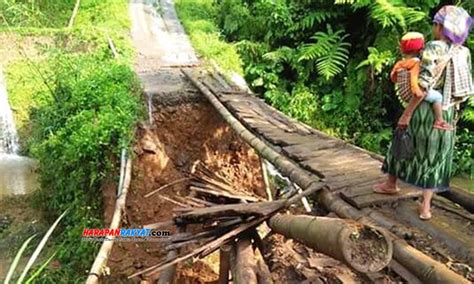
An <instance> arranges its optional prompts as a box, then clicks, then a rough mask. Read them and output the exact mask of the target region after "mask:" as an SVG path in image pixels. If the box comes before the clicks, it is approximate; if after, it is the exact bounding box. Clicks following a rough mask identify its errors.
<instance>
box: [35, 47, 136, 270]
mask: <svg viewBox="0 0 474 284" xmlns="http://www.w3.org/2000/svg"><path fill="white" fill-rule="evenodd" d="M97 62H101V63H102V64H100V65H98V64H97ZM53 66H54V69H53V70H54V74H52V77H51V78H52V80H51V81H50V82H49V83H50V86H51V87H52V93H50V92H42V93H39V94H37V95H38V96H40V101H41V105H40V106H39V107H37V108H33V109H32V114H31V122H32V123H33V129H34V132H33V138H32V139H31V141H30V148H31V152H32V154H33V156H34V157H35V158H36V159H38V161H39V163H40V181H41V187H42V189H41V191H39V192H38V201H39V203H40V204H44V205H46V206H47V208H48V211H47V213H49V214H48V215H51V217H54V216H55V215H56V214H57V212H61V211H63V210H65V209H66V208H71V213H70V214H68V216H66V218H65V219H64V222H63V227H64V233H63V235H61V238H60V240H62V241H63V242H64V247H63V249H60V250H59V252H58V258H59V260H60V261H63V262H64V263H67V266H64V267H62V268H63V269H70V270H71V273H72V272H73V271H84V270H85V269H87V267H88V266H89V265H90V263H91V260H92V259H93V257H94V251H95V249H96V245H94V244H91V243H88V242H80V241H78V238H79V237H80V235H81V233H82V230H83V229H84V227H96V226H100V224H101V218H100V216H101V210H100V208H101V207H100V198H99V199H98V198H97V193H98V192H99V190H100V186H101V182H102V180H103V178H104V177H105V176H106V174H107V173H109V172H110V170H111V167H112V164H111V163H110V161H109V160H108V157H113V156H117V155H118V151H119V149H120V148H121V147H124V146H127V145H129V143H130V141H131V139H132V135H133V133H132V130H133V125H134V123H135V120H136V118H137V116H138V113H137V110H138V98H137V97H135V96H131V95H130V94H136V93H137V91H138V87H137V84H136V83H135V82H136V81H135V77H134V74H133V72H132V71H131V69H130V67H129V66H127V65H123V64H121V63H117V62H115V61H113V60H108V61H104V60H101V61H98V58H97V56H94V55H90V56H84V55H81V56H60V57H58V58H57V59H56V60H55V64H54V65H53ZM48 273H49V272H48ZM48 273H46V275H48Z"/></svg>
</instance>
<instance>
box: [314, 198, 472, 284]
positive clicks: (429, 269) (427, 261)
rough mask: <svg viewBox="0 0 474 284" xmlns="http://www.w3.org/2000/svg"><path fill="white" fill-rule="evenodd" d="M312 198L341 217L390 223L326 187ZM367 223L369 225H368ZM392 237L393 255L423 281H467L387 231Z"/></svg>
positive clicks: (365, 222) (441, 283) (366, 221)
mask: <svg viewBox="0 0 474 284" xmlns="http://www.w3.org/2000/svg"><path fill="white" fill-rule="evenodd" d="M314 198H315V199H316V200H317V201H318V202H319V203H320V204H322V205H323V206H325V207H326V209H328V210H329V211H333V212H335V213H336V214H337V215H338V216H340V217H343V218H350V219H353V220H358V221H360V222H361V223H363V224H368V223H370V224H373V223H377V224H378V225H380V226H384V225H389V226H391V225H390V222H387V223H388V224H384V223H383V222H381V223H379V222H377V221H376V220H374V219H373V218H370V217H366V216H364V214H362V213H361V212H360V211H359V210H357V209H355V208H354V207H352V206H350V205H349V204H347V203H346V202H345V201H343V200H342V199H341V198H339V197H336V196H334V195H333V194H332V193H331V192H329V191H328V190H326V189H323V190H321V191H320V192H318V193H317V194H316V195H315V196H314ZM370 224H369V225H370ZM389 234H390V236H391V237H392V239H393V257H394V258H395V260H396V261H397V262H398V263H400V264H401V265H403V266H404V267H405V268H407V269H408V270H409V271H410V272H411V273H413V274H414V275H415V276H416V277H418V278H419V279H420V280H421V281H422V282H423V283H439V284H443V283H460V284H461V283H466V284H467V283H469V281H467V279H465V278H463V277H462V276H460V275H458V274H456V273H455V272H454V271H451V270H449V268H447V267H446V266H445V265H444V264H442V263H440V262H437V261H435V260H434V259H432V258H431V257H429V256H427V255H426V254H424V253H422V252H420V251H418V250H417V249H415V248H413V247H411V246H410V245H408V244H407V243H406V242H405V241H404V240H402V239H400V238H398V237H397V236H395V235H393V234H391V233H389Z"/></svg>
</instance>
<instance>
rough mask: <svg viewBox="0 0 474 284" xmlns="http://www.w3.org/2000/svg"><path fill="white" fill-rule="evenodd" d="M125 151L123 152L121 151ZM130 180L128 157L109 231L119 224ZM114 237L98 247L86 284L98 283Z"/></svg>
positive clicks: (130, 165) (129, 160)
mask: <svg viewBox="0 0 474 284" xmlns="http://www.w3.org/2000/svg"><path fill="white" fill-rule="evenodd" d="M123 151H125V150H123ZM131 179H132V159H131V157H129V158H128V159H126V165H125V177H124V178H123V188H122V189H120V188H119V190H118V192H119V195H118V196H117V201H116V203H115V211H114V214H113V217H112V222H110V226H109V228H110V229H117V228H118V227H119V226H120V223H121V217H122V211H123V209H124V207H125V201H126V199H127V193H128V189H129V187H130V181H131ZM113 239H115V237H114V236H111V237H109V240H108V241H104V242H103V243H102V246H101V247H100V250H99V253H97V256H96V258H95V260H94V263H93V264H92V267H91V270H90V272H89V276H88V277H87V281H86V283H87V284H95V283H98V282H99V276H100V275H102V272H103V269H104V267H105V265H106V264H107V259H108V257H109V254H110V251H111V250H112V246H113V244H114V242H113Z"/></svg>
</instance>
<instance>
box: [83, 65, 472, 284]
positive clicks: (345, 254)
mask: <svg viewBox="0 0 474 284" xmlns="http://www.w3.org/2000/svg"><path fill="white" fill-rule="evenodd" d="M170 70H173V71H172V72H175V73H176V72H178V70H176V69H175V68H172V69H168V70H167V71H165V72H170ZM181 72H182V73H183V74H184V76H182V75H180V76H181V77H185V78H186V79H184V78H182V79H184V80H187V81H188V82H191V83H192V84H193V85H194V86H195V88H196V90H198V91H190V90H189V88H188V91H190V92H189V93H190V94H192V95H191V97H187V98H176V97H173V96H170V97H169V99H171V100H174V102H173V104H182V103H189V102H192V103H194V102H196V101H205V99H204V98H206V99H207V101H209V102H210V104H211V105H212V106H213V107H214V108H215V109H216V110H217V111H218V112H219V114H220V115H221V116H222V117H223V119H224V120H225V121H226V122H227V123H228V124H229V125H230V126H231V128H232V129H233V130H234V131H235V133H237V134H238V135H239V136H240V137H241V138H242V140H243V141H245V142H247V143H248V145H250V146H251V147H252V148H254V149H255V150H256V151H257V152H258V153H259V155H260V157H261V158H262V159H265V160H266V161H268V162H269V163H271V164H273V165H274V166H275V167H276V168H277V169H278V170H279V172H280V173H281V174H282V175H284V176H286V177H288V179H289V180H290V181H291V182H292V183H294V184H296V186H297V188H299V189H300V194H297V192H294V193H293V194H295V195H294V196H293V197H292V198H289V199H288V198H287V199H276V200H274V199H275V198H277V196H274V195H275V194H274V193H270V195H271V196H269V200H274V201H264V200H262V198H261V197H258V196H255V195H252V194H249V193H248V192H245V191H240V190H239V189H238V188H233V187H232V186H230V184H229V183H227V182H226V180H225V179H222V178H221V177H219V176H218V175H216V174H215V173H213V172H212V171H211V170H209V169H207V168H206V167H205V165H200V164H197V165H195V168H194V170H193V171H194V172H193V173H192V175H191V176H190V177H187V178H183V179H179V180H176V181H174V182H171V183H169V184H166V185H165V186H162V187H160V188H158V189H156V190H153V191H151V192H149V193H148V194H146V195H145V197H149V196H151V195H159V194H160V191H162V190H164V189H166V188H168V187H170V186H171V187H172V186H173V185H175V184H176V183H186V184H188V185H189V189H190V190H191V192H192V194H191V195H190V196H188V197H179V196H174V198H169V197H166V196H161V195H160V197H161V198H164V199H165V200H167V201H169V202H172V203H174V204H176V205H178V207H182V208H178V209H176V211H175V212H174V216H175V217H174V218H173V219H172V220H156V222H158V223H155V224H142V225H143V226H145V227H148V228H161V227H163V226H170V225H174V226H176V228H177V229H176V232H177V233H176V235H174V236H173V237H171V238H170V239H169V240H167V242H166V244H167V245H166V249H167V250H168V257H167V258H166V259H163V260H162V261H160V262H158V263H156V264H154V265H151V266H149V267H144V268H142V269H139V270H137V272H136V273H133V274H131V275H129V277H130V278H136V277H137V276H142V275H145V279H148V278H150V277H151V276H153V275H154V276H156V275H158V276H159V279H160V280H159V283H169V282H172V279H173V277H174V275H175V271H176V266H175V265H176V263H178V262H180V261H184V260H186V259H189V258H192V257H198V258H202V257H205V256H207V255H209V254H210V253H212V252H213V251H215V250H220V255H221V256H220V263H221V264H220V265H221V267H220V269H219V270H220V283H228V281H229V270H230V271H231V275H232V279H233V280H232V281H233V282H234V283H272V282H271V281H270V282H269V280H268V279H270V280H271V277H270V276H269V275H270V273H271V272H270V270H269V268H268V267H267V266H266V265H265V263H264V262H262V261H260V262H255V259H256V258H255V255H254V253H256V251H255V252H254V249H255V250H256V249H258V248H259V246H260V247H261V243H262V238H264V236H259V235H258V234H257V233H256V231H255V228H256V227H257V226H259V225H260V224H262V223H264V222H267V224H268V225H269V226H270V228H271V230H272V231H274V232H277V233H280V234H283V235H284V236H286V237H288V238H293V239H295V240H297V241H299V242H301V243H302V244H304V245H307V246H309V247H311V248H313V249H315V250H316V251H319V252H322V253H324V254H326V255H329V256H331V257H333V258H335V259H338V260H340V261H342V262H343V263H346V264H347V265H348V266H349V267H351V268H352V269H353V270H354V271H358V272H359V273H363V274H364V275H365V276H366V279H369V280H370V281H371V282H373V283H383V281H384V280H383V279H385V278H384V273H383V270H382V271H380V270H381V269H382V268H384V267H386V266H388V269H390V271H391V273H395V274H397V275H398V276H399V278H400V279H402V280H403V281H406V282H408V283H469V280H468V279H466V278H464V277H463V276H461V275H459V274H458V273H456V272H454V271H453V270H452V269H454V268H455V267H454V266H453V267H448V266H446V265H445V264H443V263H441V262H438V261H437V260H435V259H433V256H432V254H429V253H424V252H422V251H420V250H418V249H416V248H414V247H413V246H411V245H410V244H409V243H408V242H407V241H406V240H408V241H410V238H412V236H410V234H412V233H411V232H412V230H411V226H416V227H420V229H421V230H422V231H425V232H426V233H427V234H429V235H430V238H431V237H432V238H434V239H435V240H436V241H439V242H440V243H441V244H442V245H440V246H435V247H430V249H433V250H434V251H435V252H436V253H438V254H442V255H447V258H448V259H450V261H451V262H453V263H455V261H454V259H457V260H459V261H460V262H462V263H467V264H468V265H472V264H473V261H474V246H473V245H472V236H473V234H474V232H473V228H472V221H473V220H474V217H473V215H472V214H471V213H472V212H469V211H467V210H466V209H464V208H462V207H460V206H455V205H454V204H453V203H452V202H450V201H449V200H443V199H441V198H438V199H437V200H436V201H435V205H437V206H438V209H439V210H440V211H442V212H443V214H435V217H434V220H433V221H431V222H421V221H419V220H418V218H417V214H416V212H417V208H416V205H414V202H413V201H412V200H413V199H415V198H417V197H418V196H419V191H417V190H416V189H414V188H412V187H410V186H409V185H406V184H403V185H402V186H401V187H402V191H401V192H400V194H397V195H381V194H376V193H373V191H372V185H373V184H374V183H375V182H377V181H380V180H382V179H383V178H384V176H383V175H382V173H381V172H380V166H381V161H382V157H380V156H378V155H376V154H373V153H370V152H368V151H366V150H364V149H361V148H358V147H356V146H353V145H351V144H349V143H347V142H345V141H342V140H339V139H336V138H334V137H330V136H328V135H326V134H324V133H322V132H320V131H318V130H315V129H312V128H310V127H308V126H306V125H304V124H301V123H299V122H297V121H295V120H293V119H290V118H288V117H286V116H285V115H283V114H282V113H280V112H278V111H277V110H275V109H273V108H271V107H270V106H268V105H267V104H265V103H264V102H263V101H262V100H261V99H260V98H258V97H257V96H255V95H253V94H251V93H249V92H248V91H246V90H242V89H240V88H238V87H237V86H235V85H232V84H231V83H228V82H227V81H226V80H225V79H224V78H223V77H222V76H221V75H219V74H218V72H211V73H209V72H207V71H205V70H204V69H200V68H188V69H183V70H181ZM150 86H151V87H150ZM188 87H189V86H188ZM158 89H159V91H157V90H158ZM165 89H166V88H165ZM146 91H147V92H149V94H152V95H153V92H155V94H158V93H159V94H160V95H159V96H157V98H156V99H158V100H166V95H167V93H166V92H163V86H159V85H149V86H148V88H147V89H146ZM169 94H172V92H170V93H169ZM181 99H183V100H181ZM168 101H169V100H168ZM164 105H166V103H164ZM150 151H151V150H150ZM457 192H458V190H455V191H454V193H453V194H454V197H453V196H450V197H451V198H454V199H456V198H457V199H456V200H458V201H460V203H464V204H467V205H469V204H470V202H472V199H470V198H472V197H471V196H469V195H467V196H466V195H461V194H459V195H458V194H456V193H457ZM302 198H304V199H305V201H307V199H306V198H309V199H310V200H312V202H311V203H312V204H314V205H313V206H314V207H315V208H316V209H318V208H319V209H321V208H324V209H325V210H327V211H329V212H333V214H334V213H335V215H336V216H335V217H340V218H344V219H350V220H353V221H356V222H357V223H350V222H349V223H347V222H345V221H340V220H341V219H331V218H329V219H324V218H322V219H321V217H308V216H306V217H303V216H294V217H291V216H288V215H281V214H278V213H279V212H284V210H285V209H286V208H288V206H289V205H291V204H295V203H299V202H300V200H302ZM405 200H407V201H405ZM466 208H468V209H469V206H466ZM440 213H441V212H440ZM453 215H456V216H457V217H458V222H450V220H449V218H450V217H451V216H453ZM393 216H397V218H394V217H393ZM308 218H310V219H308ZM459 220H460V222H459ZM353 221H351V222H353ZM341 222H342V223H341ZM290 223H297V224H300V223H301V224H303V225H300V226H295V228H300V229H299V230H300V231H298V229H294V228H293V229H289V228H288V226H289V224H290ZM310 223H311V224H312V226H315V228H317V227H318V226H319V227H320V228H322V229H319V231H318V230H317V229H310V226H309V225H308V224H310ZM450 223H451V225H454V226H452V228H447V227H446V226H445V224H450ZM201 224H202V225H201ZM196 225H199V226H201V227H199V226H198V227H196ZM354 226H355V227H354ZM460 226H464V227H462V228H461V227H460ZM361 228H362V229H361ZM341 229H344V230H346V231H347V233H346V235H345V236H346V237H345V239H344V238H342V237H338V236H339V235H338V234H339V233H340V230H341ZM295 230H296V231H295ZM310 230H311V234H310V235H308V232H306V234H305V231H310ZM456 230H460V231H458V232H454V233H453V231H456ZM362 231H364V232H368V231H370V232H375V233H374V234H375V235H378V236H381V237H379V238H378V239H377V241H376V242H375V243H374V244H373V246H372V247H377V248H378V249H375V250H370V249H367V248H366V249H361V248H362V247H363V246H361V244H363V243H364V242H367V241H368V240H370V239H371V238H370V237H367V236H366V238H365V239H364V238H361V239H360V240H359V241H358V242H355V243H353V244H352V246H348V245H347V243H351V242H350V241H348V240H350V236H351V235H353V234H355V235H357V236H360V235H361V233H360V232H362ZM328 238H329V239H330V240H332V241H333V242H332V243H328ZM372 239H373V238H372ZM109 243H111V242H109ZM252 247H254V248H253V249H252ZM186 248H187V249H186ZM328 248H330V249H328ZM377 250H380V251H382V252H383V253H380V252H378V253H377V252H376V251H377ZM354 251H357V254H360V255H363V256H364V257H363V258H362V262H358V261H361V260H360V259H359V260H358V259H357V257H356V258H354V257H353V256H354V255H355V254H354V253H353V252H354ZM351 252H352V253H351ZM392 254H393V258H392ZM104 255H105V257H104ZM107 255H108V253H105V254H102V256H101V258H105V259H106V258H107ZM351 255H352V256H351ZM361 263H363V264H361ZM101 266H106V262H103V263H102V264H101V265H98V266H97V267H98V268H97V270H98V271H97V272H96V271H94V275H92V276H90V279H92V280H91V281H90V282H89V283H94V282H95V281H97V280H98V275H100V274H101V271H102V270H101V269H99V268H100V267H101ZM467 267H469V266H467ZM450 268H451V269H450ZM455 270H456V269H455ZM456 271H457V272H461V273H462V271H459V270H456ZM469 273H470V272H469V271H468V272H467V274H464V276H466V277H472V276H469V275H470V274H469ZM269 277H270V278H269ZM265 279H267V280H265Z"/></svg>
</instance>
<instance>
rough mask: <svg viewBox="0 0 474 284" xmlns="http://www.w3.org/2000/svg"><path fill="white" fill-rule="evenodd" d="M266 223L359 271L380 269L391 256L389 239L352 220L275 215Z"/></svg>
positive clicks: (377, 231)
mask: <svg viewBox="0 0 474 284" xmlns="http://www.w3.org/2000/svg"><path fill="white" fill-rule="evenodd" d="M269 226H270V228H272V230H274V231H275V232H277V233H279V234H282V235H284V236H286V237H288V238H292V239H295V240H297V241H299V242H301V243H302V244H304V245H306V246H308V247H311V248H313V249H315V250H316V251H318V252H321V253H324V254H326V255H328V256H331V257H333V258H335V259H337V260H339V261H342V262H344V263H346V264H348V265H349V266H350V267H352V268H353V269H355V270H357V271H359V272H364V273H370V272H376V271H380V270H381V269H383V268H384V267H386V266H387V265H388V264H389V262H390V260H391V259H392V242H391V240H390V239H389V238H388V237H387V236H386V235H385V233H384V232H382V231H380V230H377V229H375V228H372V227H369V226H364V225H361V224H359V223H356V222H354V221H350V220H343V219H337V218H327V217H313V216H308V215H283V214H277V215H275V216H273V217H271V218H270V220H269Z"/></svg>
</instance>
